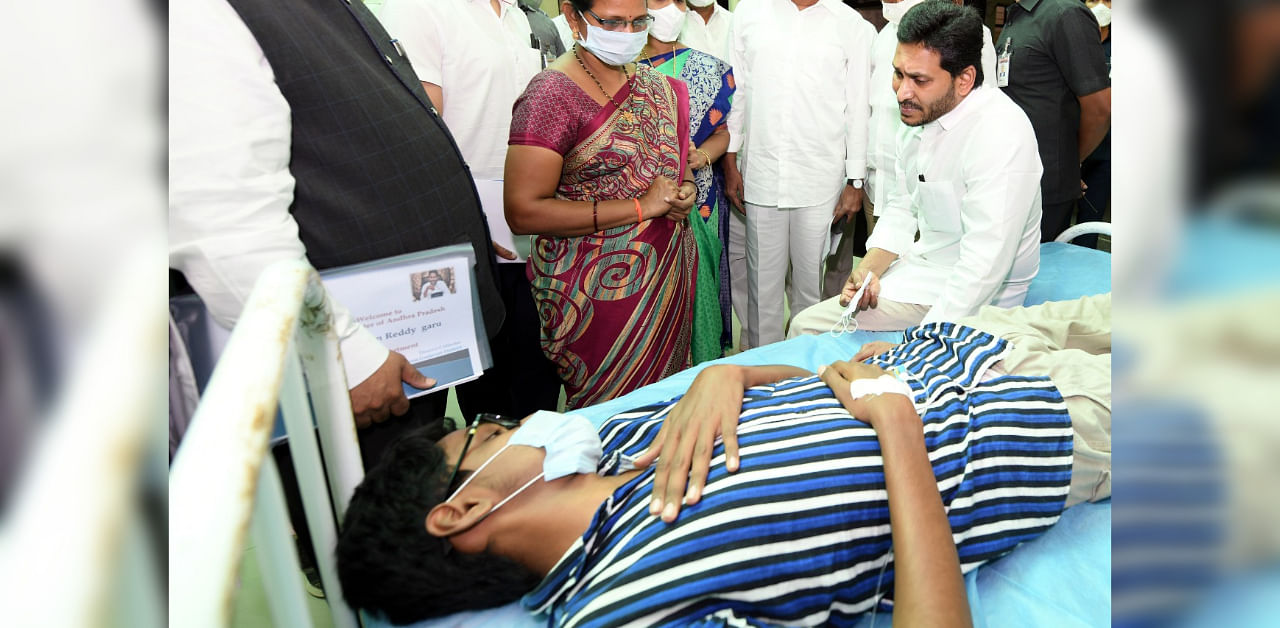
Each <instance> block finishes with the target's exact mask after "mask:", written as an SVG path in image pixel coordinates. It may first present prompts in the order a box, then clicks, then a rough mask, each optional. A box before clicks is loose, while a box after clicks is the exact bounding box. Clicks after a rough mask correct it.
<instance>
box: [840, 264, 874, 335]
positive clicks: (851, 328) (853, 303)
mask: <svg viewBox="0 0 1280 628" xmlns="http://www.w3.org/2000/svg"><path fill="white" fill-rule="evenodd" d="M872 277H875V273H871V272H868V273H867V276H866V277H864V278H863V280H862V285H861V286H858V291H857V292H855V293H853V298H852V299H849V305H847V306H845V308H844V313H843V314H841V315H840V318H839V319H838V320H836V322H835V324H833V325H832V326H831V335H832V336H837V337H838V336H843V335H844V334H852V333H853V332H855V331H858V319H857V318H855V317H856V316H857V315H858V304H859V303H861V302H862V293H864V292H866V291H867V286H868V285H869V284H870V283H871V278H872Z"/></svg>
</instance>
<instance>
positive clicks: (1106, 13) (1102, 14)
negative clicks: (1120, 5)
mask: <svg viewBox="0 0 1280 628" xmlns="http://www.w3.org/2000/svg"><path fill="white" fill-rule="evenodd" d="M1089 10H1090V11H1093V16H1094V17H1096V18H1098V26H1111V7H1109V6H1107V5H1105V4H1102V3H1101V2H1099V3H1098V4H1096V5H1094V7H1093V8H1092V9H1089Z"/></svg>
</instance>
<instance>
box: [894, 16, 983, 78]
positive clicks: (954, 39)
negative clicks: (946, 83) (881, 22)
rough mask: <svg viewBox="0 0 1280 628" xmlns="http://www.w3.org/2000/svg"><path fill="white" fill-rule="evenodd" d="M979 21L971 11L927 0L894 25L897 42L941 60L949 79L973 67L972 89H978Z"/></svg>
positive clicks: (980, 62) (979, 63)
mask: <svg viewBox="0 0 1280 628" xmlns="http://www.w3.org/2000/svg"><path fill="white" fill-rule="evenodd" d="M985 36H986V35H985V34H983V32H982V18H980V17H978V12H977V11H975V10H973V7H967V6H956V5H955V4H952V3H951V2H949V1H948V0H929V1H928V2H922V3H920V4H918V5H916V6H914V7H912V8H911V10H910V11H907V14H906V15H904V16H902V21H901V22H899V23H898V42H899V43H903V44H921V45H923V46H924V47H925V48H928V49H930V50H933V51H935V52H937V53H938V54H939V55H941V56H942V69H944V70H946V71H947V73H948V74H950V75H951V77H952V78H955V77H957V76H959V75H960V73H961V72H964V69H965V68H967V67H969V66H973V69H974V71H975V72H976V73H977V76H976V78H975V80H974V82H973V86H974V87H975V88H976V87H979V86H981V85H982V40H983V38H984V37H985Z"/></svg>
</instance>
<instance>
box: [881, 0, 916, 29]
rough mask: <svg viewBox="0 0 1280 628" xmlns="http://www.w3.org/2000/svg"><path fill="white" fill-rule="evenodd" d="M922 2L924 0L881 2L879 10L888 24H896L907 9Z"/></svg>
mask: <svg viewBox="0 0 1280 628" xmlns="http://www.w3.org/2000/svg"><path fill="white" fill-rule="evenodd" d="M922 2H924V0H902V1H901V2H881V3H880V4H881V12H882V13H883V14H884V19H886V20H888V22H889V23H890V24H897V23H898V22H901V21H902V16H904V15H906V14H907V11H910V10H911V9H912V8H913V7H915V6H916V5H917V4H920V3H922Z"/></svg>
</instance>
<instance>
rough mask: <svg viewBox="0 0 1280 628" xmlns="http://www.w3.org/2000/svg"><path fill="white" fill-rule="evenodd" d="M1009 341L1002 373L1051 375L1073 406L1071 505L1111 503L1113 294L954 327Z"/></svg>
mask: <svg viewBox="0 0 1280 628" xmlns="http://www.w3.org/2000/svg"><path fill="white" fill-rule="evenodd" d="M956 322H957V323H960V324H962V325H967V326H969V327H973V328H974V329H980V330H982V331H985V332H987V333H989V334H991V335H993V336H996V337H999V338H1003V339H1005V340H1007V341H1009V344H1010V349H1009V351H1008V352H1007V353H1006V355H1005V357H1004V359H1002V360H1001V361H1000V362H999V363H997V364H996V365H995V369H996V370H997V372H1003V373H1009V374H1016V375H1037V376H1046V377H1048V378H1049V379H1051V380H1053V384H1054V386H1056V387H1057V388H1058V391H1059V392H1060V393H1062V397H1063V399H1065V400H1066V402H1067V412H1068V413H1070V414H1071V427H1072V429H1073V431H1074V432H1075V436H1074V439H1073V449H1074V459H1073V461H1072V467H1071V492H1070V494H1069V495H1068V496H1067V506H1072V505H1074V504H1078V503H1080V502H1082V501H1097V500H1100V499H1105V498H1107V497H1110V496H1111V294H1110V293H1107V294H1103V295H1096V296H1091V297H1082V298H1080V299H1077V300H1075V301H1050V302H1048V303H1043V304H1041V305H1035V306H1032V307H1015V308H999V307H994V306H985V307H983V308H982V309H981V310H979V311H978V314H977V315H976V316H970V317H965V318H961V319H960V320H958V321H956Z"/></svg>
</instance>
